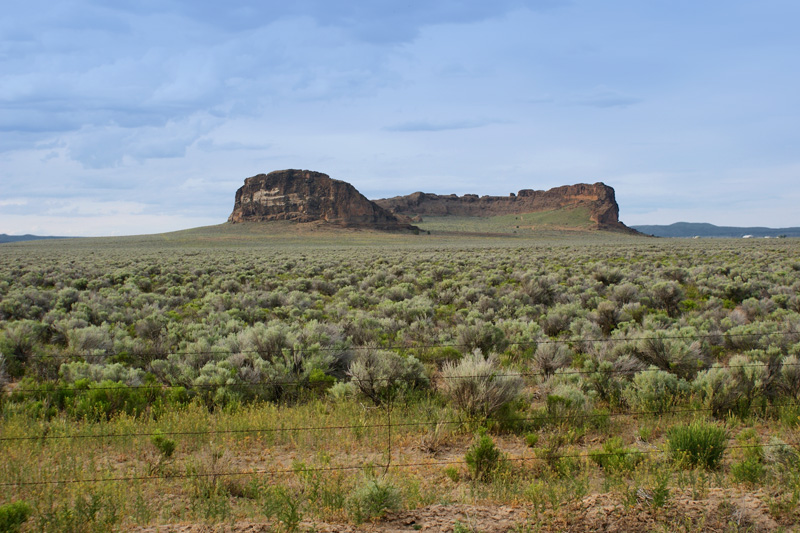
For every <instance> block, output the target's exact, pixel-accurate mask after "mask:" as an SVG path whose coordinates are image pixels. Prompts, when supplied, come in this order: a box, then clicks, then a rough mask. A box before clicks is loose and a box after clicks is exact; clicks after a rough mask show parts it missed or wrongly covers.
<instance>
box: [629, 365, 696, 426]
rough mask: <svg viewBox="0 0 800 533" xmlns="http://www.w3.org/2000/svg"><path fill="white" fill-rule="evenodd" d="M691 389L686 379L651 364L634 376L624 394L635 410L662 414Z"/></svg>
mask: <svg viewBox="0 0 800 533" xmlns="http://www.w3.org/2000/svg"><path fill="white" fill-rule="evenodd" d="M689 390H690V386H689V384H688V383H687V382H686V381H685V380H683V379H678V377H677V376H676V375H675V374H671V373H669V372H665V371H663V370H659V369H658V368H657V367H655V366H651V367H650V368H649V369H648V370H643V371H642V372H639V373H638V374H636V375H635V376H634V377H633V380H632V381H631V383H630V384H629V385H628V386H627V387H626V388H625V390H624V392H623V396H624V398H625V400H626V401H627V402H628V405H630V406H631V408H633V409H635V410H638V411H652V412H655V413H659V414H660V413H666V412H668V411H669V410H670V409H672V407H674V406H675V405H676V404H677V403H678V402H679V401H680V399H681V397H682V396H683V395H685V394H687V393H688V392H689Z"/></svg>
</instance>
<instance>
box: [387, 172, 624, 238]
mask: <svg viewBox="0 0 800 533" xmlns="http://www.w3.org/2000/svg"><path fill="white" fill-rule="evenodd" d="M375 203H376V204H378V205H379V206H381V207H383V208H384V209H386V210H387V211H389V212H390V213H393V214H395V215H403V216H406V217H409V218H412V219H414V220H419V217H424V216H426V215H428V216H445V215H454V216H477V217H489V216H497V215H511V214H525V213H535V212H538V211H552V210H555V209H570V208H577V207H584V208H588V210H589V213H590V219H591V220H592V221H593V222H594V223H595V224H596V225H597V229H613V230H625V231H631V230H630V229H629V228H628V227H627V226H625V225H624V224H622V223H621V222H620V221H619V206H618V205H617V201H616V200H615V198H614V189H612V188H611V187H609V186H608V185H605V184H604V183H595V184H593V185H589V184H586V183H579V184H577V185H564V186H562V187H556V188H553V189H550V190H547V191H534V190H531V189H523V190H521V191H519V192H518V193H517V194H514V193H511V194H510V195H508V196H480V197H479V196H478V195H476V194H465V195H463V196H457V195H455V194H450V195H444V196H442V195H438V194H429V193H423V192H415V193H414V194H410V195H408V196H396V197H394V198H385V199H381V200H375Z"/></svg>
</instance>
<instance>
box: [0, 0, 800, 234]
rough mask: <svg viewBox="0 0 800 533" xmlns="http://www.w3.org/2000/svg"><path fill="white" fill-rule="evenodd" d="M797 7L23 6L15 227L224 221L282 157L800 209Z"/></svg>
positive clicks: (0, 117) (788, 212)
mask: <svg viewBox="0 0 800 533" xmlns="http://www.w3.org/2000/svg"><path fill="white" fill-rule="evenodd" d="M798 15H800V7H798V6H797V4H796V3H793V2H789V1H788V0H775V1H771V2H769V3H765V4H759V5H756V4H753V3H752V2H746V1H744V0H734V1H733V2H730V1H727V2H722V1H721V0H712V1H711V2H703V3H701V4H693V5H691V6H689V5H686V6H682V5H670V6H669V8H668V9H667V8H666V7H664V6H660V5H657V4H651V3H643V2H636V1H634V0H614V1H613V2H607V3H603V4H602V5H601V4H598V3H596V2H590V1H589V0H573V1H566V0H564V1H560V0H527V1H526V0H500V1H497V2H485V1H472V0H468V1H459V2H453V1H450V0H433V1H431V0H428V1H422V0H411V1H406V2H400V3H398V2H394V1H388V0H371V1H347V2H345V1H338V0H329V1H325V2H323V1H321V0H299V1H297V2H277V1H267V2H254V1H246V0H236V1H233V2H227V3H220V2H210V1H206V0H200V1H197V2H188V1H181V0H162V1H159V2H155V1H152V0H138V1H136V2H134V1H131V0H122V1H121V0H115V1H113V2H112V1H110V0H72V1H69V2H67V1H65V0H56V1H55V2H44V1H43V0H32V1H28V2H25V3H22V2H12V3H11V5H10V6H8V7H7V9H6V12H5V14H4V17H3V18H2V20H0V35H2V39H0V69H2V70H0V71H1V72H2V73H3V74H2V77H1V78H0V84H1V85H0V168H1V169H2V170H0V173H2V179H0V233H33V232H39V233H60V234H63V233H65V232H69V233H71V234H80V235H96V234H103V233H105V232H106V231H107V229H108V226H107V225H105V223H103V224H100V223H96V219H97V218H98V217H100V216H109V215H108V213H109V211H108V210H109V209H110V206H113V207H114V209H117V211H115V213H117V215H118V216H119V220H120V221H121V220H126V221H130V227H129V229H125V228H124V227H120V228H118V229H115V230H114V231H117V232H120V233H142V232H145V230H146V231H160V230H162V229H163V230H168V229H177V228H178V227H189V226H191V225H194V224H197V223H198V222H203V223H207V224H212V223H218V222H222V221H223V220H225V218H226V216H227V214H228V212H229V211H230V209H231V206H232V201H233V193H234V191H235V190H236V188H237V187H238V186H239V185H240V184H241V183H242V180H243V179H244V178H245V177H248V176H251V175H254V174H257V173H259V172H268V171H270V170H274V169H279V168H310V169H314V170H319V171H322V172H326V173H328V174H331V175H332V176H333V177H336V178H339V179H345V180H348V181H350V182H352V183H353V184H354V185H355V186H356V187H358V188H359V189H360V190H361V191H362V192H364V193H365V194H367V195H368V196H371V197H378V196H389V195H395V194H404V193H408V192H411V191H413V190H420V189H422V190H428V191H430V192H443V193H449V192H458V193H465V192H475V193H479V194H505V193H508V192H510V191H516V190H519V189H521V188H547V187H551V186H557V185H562V184H566V183H576V182H581V181H586V182H595V181H604V182H606V183H608V184H610V185H612V186H614V187H615V188H616V189H617V193H618V199H619V200H620V204H621V208H622V218H623V220H624V221H625V222H627V223H631V224H642V223H670V222H675V221H676V220H682V219H688V218H691V219H692V220H693V221H709V222H714V223H720V224H721V223H725V224H730V223H732V219H735V220H733V221H734V222H736V224H737V225H800V220H798V219H797V218H796V217H797V216H796V214H795V212H796V208H795V207H794V205H796V200H797V194H798V192H797V190H798V186H797V185H796V184H797V183H800V180H798V179H797V178H798V176H797V175H796V172H797V170H798V168H800V161H798V157H799V156H798V155H797V152H796V146H797V145H798V141H800V139H798V136H799V135H800V134H798V132H797V128H796V124H797V122H798V120H797V119H798V117H797V114H798V110H799V109H800V106H798V97H797V95H796V90H795V87H796V86H797V85H798V83H797V81H798V80H797V77H798V76H800V74H798V73H800V68H798V66H800V65H798V59H797V54H796V50H797V47H798V44H800V42H798V41H800V37H798V36H797V32H796V31H795V30H794V28H793V27H792V26H793V24H792V23H791V21H793V20H797V18H798ZM487 177H491V179H487ZM778 189H780V190H781V191H782V192H781V194H773V193H772V192H773V191H775V190H778ZM709 191H715V192H714V193H713V194H710V193H709ZM121 200H124V201H125V202H132V204H124V205H120V204H117V203H116V202H119V201H121ZM793 202H794V203H793ZM134 205H135V207H134ZM56 206H62V207H56ZM64 206H72V207H64ZM75 206H80V207H79V208H76V207H75ZM197 213H202V217H200V218H198V217H197V216H196V214H197ZM733 213H735V215H733ZM93 214H95V215H97V216H93ZM93 220H95V222H93ZM136 220H140V221H141V222H139V223H137V222H135V221H136ZM145 221H146V223H145ZM159 221H161V222H163V224H164V225H163V226H159V223H160V222H159Z"/></svg>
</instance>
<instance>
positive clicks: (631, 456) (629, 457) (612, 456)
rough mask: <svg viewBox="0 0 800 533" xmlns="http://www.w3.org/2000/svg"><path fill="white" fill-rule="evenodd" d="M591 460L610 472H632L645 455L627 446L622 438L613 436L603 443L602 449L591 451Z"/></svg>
mask: <svg viewBox="0 0 800 533" xmlns="http://www.w3.org/2000/svg"><path fill="white" fill-rule="evenodd" d="M589 457H590V458H591V460H592V461H593V462H594V463H595V464H597V465H598V466H600V467H601V468H603V469H604V470H607V471H609V472H613V473H623V472H631V471H633V469H634V468H636V465H637V464H639V463H640V462H641V460H642V459H643V457H644V456H643V455H642V454H641V452H639V451H638V450H635V449H632V448H626V447H625V446H623V445H622V439H621V438H619V437H612V438H610V439H608V440H607V441H606V442H605V443H603V448H602V450H595V451H592V452H589Z"/></svg>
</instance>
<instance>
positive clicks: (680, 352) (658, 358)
mask: <svg viewBox="0 0 800 533" xmlns="http://www.w3.org/2000/svg"><path fill="white" fill-rule="evenodd" d="M633 355H634V357H636V358H637V359H638V360H640V361H641V362H643V363H644V364H646V365H648V366H649V365H652V366H656V367H658V368H660V369H661V370H665V371H667V372H671V373H673V374H675V375H676V376H678V377H680V378H684V379H692V378H694V377H695V376H696V375H697V372H698V371H699V370H702V369H703V368H707V362H706V358H705V357H704V355H703V353H702V351H701V349H700V343H698V342H692V343H687V342H686V341H684V340H681V339H670V338H667V335H666V334H664V333H658V334H656V335H654V336H652V337H648V338H646V339H643V340H641V341H639V342H638V343H637V344H636V347H635V349H634V350H633Z"/></svg>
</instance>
